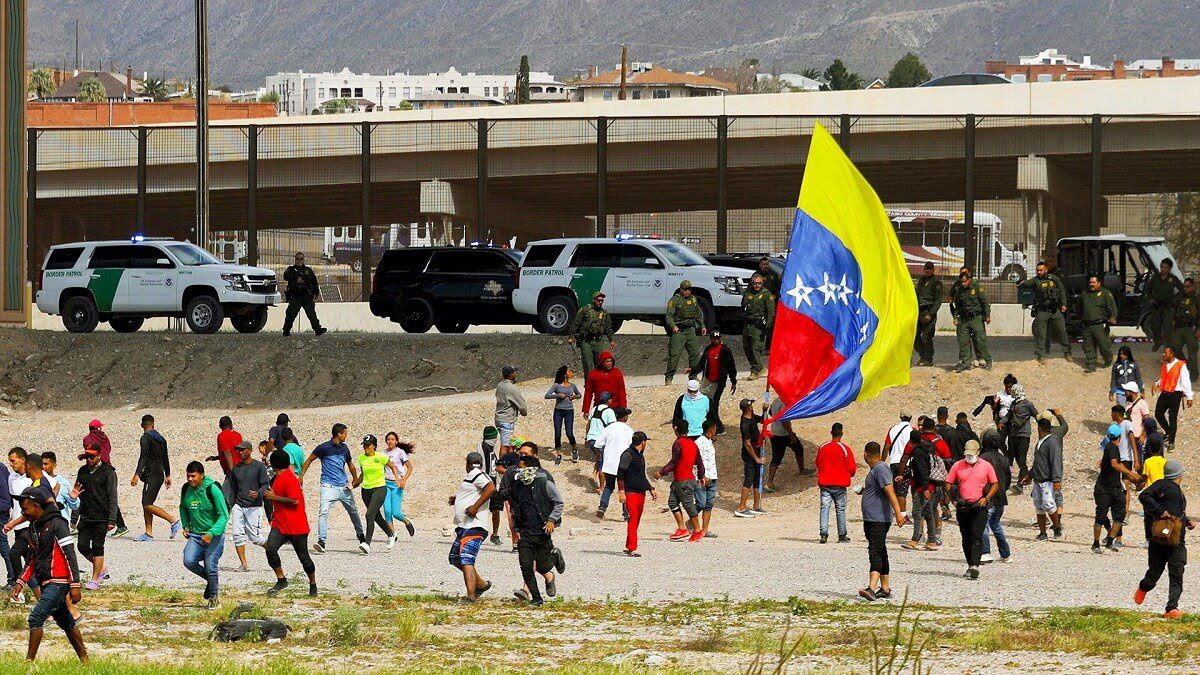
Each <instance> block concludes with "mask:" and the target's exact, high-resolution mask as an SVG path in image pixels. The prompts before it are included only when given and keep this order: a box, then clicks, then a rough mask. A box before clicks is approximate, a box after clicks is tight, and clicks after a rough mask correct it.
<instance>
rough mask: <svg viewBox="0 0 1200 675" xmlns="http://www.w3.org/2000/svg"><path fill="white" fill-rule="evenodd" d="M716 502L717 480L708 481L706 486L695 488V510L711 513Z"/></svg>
mask: <svg viewBox="0 0 1200 675" xmlns="http://www.w3.org/2000/svg"><path fill="white" fill-rule="evenodd" d="M716 501H717V479H716V478H712V479H709V481H708V485H707V486H706V485H704V484H701V485H700V487H698V488H696V508H697V509H699V510H700V511H701V512H704V511H712V510H713V504H714V503H715V502H716Z"/></svg>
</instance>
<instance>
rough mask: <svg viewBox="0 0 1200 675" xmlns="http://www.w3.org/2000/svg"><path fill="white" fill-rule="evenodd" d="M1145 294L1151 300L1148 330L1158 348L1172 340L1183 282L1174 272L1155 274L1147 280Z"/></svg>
mask: <svg viewBox="0 0 1200 675" xmlns="http://www.w3.org/2000/svg"><path fill="white" fill-rule="evenodd" d="M1143 294H1144V295H1145V296H1146V299H1147V300H1149V301H1150V316H1149V317H1148V318H1147V320H1146V332H1147V333H1149V337H1150V339H1151V340H1153V341H1154V349H1155V350H1157V349H1158V348H1159V347H1160V346H1162V345H1164V344H1166V343H1167V342H1169V341H1170V337H1171V332H1172V331H1173V330H1174V327H1175V305H1176V303H1178V302H1179V296H1181V295H1183V282H1181V281H1179V277H1176V276H1175V275H1174V274H1167V276H1166V277H1164V276H1163V275H1162V274H1161V273H1159V274H1154V275H1152V276H1151V277H1150V280H1149V281H1147V282H1146V288H1145V290H1144V291H1143ZM1189 370H1190V369H1189Z"/></svg>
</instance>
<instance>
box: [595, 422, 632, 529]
mask: <svg viewBox="0 0 1200 675" xmlns="http://www.w3.org/2000/svg"><path fill="white" fill-rule="evenodd" d="M631 414H633V411H631V410H630V409H629V408H617V409H616V410H613V415H615V416H616V421H615V422H613V423H612V424H610V425H608V426H606V427H604V432H603V433H601V434H600V438H598V439H596V450H598V451H600V453H601V456H602V457H603V460H602V464H601V466H600V470H601V472H602V473H603V474H604V490H603V491H601V493H600V506H599V508H597V509H596V517H597V518H600V519H603V518H604V512H605V511H607V510H608V503H609V500H611V499H612V493H613V491H614V490H616V489H617V469H618V468H619V467H620V466H621V453H622V452H624V451H625V449H626V448H628V447H629V444H630V443H631V442H632V441H633V427H631V426H629V416H630V415H631ZM621 515H622V517H623V518H629V510H628V509H627V508H626V507H624V506H622V507H621Z"/></svg>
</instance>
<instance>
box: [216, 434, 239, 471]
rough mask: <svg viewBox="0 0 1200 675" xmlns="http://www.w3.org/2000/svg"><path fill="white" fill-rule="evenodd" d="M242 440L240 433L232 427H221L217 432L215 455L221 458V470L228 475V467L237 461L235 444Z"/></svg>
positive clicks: (234, 464)
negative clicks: (219, 431)
mask: <svg viewBox="0 0 1200 675" xmlns="http://www.w3.org/2000/svg"><path fill="white" fill-rule="evenodd" d="M241 442H242V435H241V434H239V433H238V432H236V431H234V430H233V429H222V430H221V433H219V434H217V457H220V458H221V470H222V471H224V472H225V475H229V469H230V468H232V467H234V466H236V465H237V463H238V452H237V444H238V443H241Z"/></svg>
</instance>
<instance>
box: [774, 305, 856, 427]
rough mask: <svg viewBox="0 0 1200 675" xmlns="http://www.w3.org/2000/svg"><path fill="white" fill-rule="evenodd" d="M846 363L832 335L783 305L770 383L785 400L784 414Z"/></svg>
mask: <svg viewBox="0 0 1200 675" xmlns="http://www.w3.org/2000/svg"><path fill="white" fill-rule="evenodd" d="M845 360H846V359H845V357H844V356H842V355H841V354H839V353H838V352H837V350H836V349H834V347H833V334H832V333H830V332H829V331H827V330H825V329H824V328H822V327H821V325H820V324H818V323H817V322H816V321H814V320H813V319H812V318H810V317H809V316H807V315H805V314H802V313H800V312H797V311H795V310H793V309H791V308H790V307H787V306H786V305H784V304H783V303H780V304H779V311H778V312H777V313H776V316H775V333H774V336H773V337H772V340H771V369H770V370H769V371H768V373H767V375H768V377H767V380H768V383H769V384H770V385H771V388H772V389H774V390H775V394H776V395H777V396H779V397H780V398H782V399H783V402H784V407H783V409H784V410H787V409H788V407H790V406H792V405H794V404H795V403H796V402H797V401H799V400H800V399H802V398H804V397H805V396H807V395H808V394H809V393H811V392H812V391H813V390H814V389H816V388H817V386H818V385H820V384H821V383H822V382H824V381H825V379H826V378H827V377H829V375H830V373H832V372H833V371H835V370H837V368H838V366H840V365H842V363H843V362H845Z"/></svg>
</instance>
